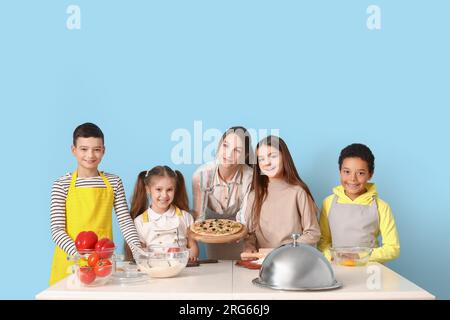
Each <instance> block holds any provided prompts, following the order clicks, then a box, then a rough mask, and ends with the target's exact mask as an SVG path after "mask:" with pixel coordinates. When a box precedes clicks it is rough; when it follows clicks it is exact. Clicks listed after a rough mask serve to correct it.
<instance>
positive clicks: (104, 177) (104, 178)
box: [69, 170, 112, 190]
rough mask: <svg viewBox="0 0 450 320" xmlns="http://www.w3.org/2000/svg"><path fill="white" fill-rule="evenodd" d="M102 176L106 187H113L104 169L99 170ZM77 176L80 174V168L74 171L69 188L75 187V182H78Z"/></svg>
mask: <svg viewBox="0 0 450 320" xmlns="http://www.w3.org/2000/svg"><path fill="white" fill-rule="evenodd" d="M99 175H100V178H102V180H103V183H104V184H105V186H106V189H112V187H111V184H110V183H109V181H108V179H107V178H106V176H105V174H104V173H103V171H100V172H99ZM77 176H78V170H75V171H74V172H73V173H72V178H71V179H70V186H69V190H70V189H75V184H76V182H77Z"/></svg>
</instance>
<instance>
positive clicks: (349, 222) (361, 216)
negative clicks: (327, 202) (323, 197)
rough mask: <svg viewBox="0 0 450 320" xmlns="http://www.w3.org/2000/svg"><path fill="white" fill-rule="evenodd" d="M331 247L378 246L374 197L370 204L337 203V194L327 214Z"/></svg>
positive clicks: (377, 226) (377, 221)
mask: <svg viewBox="0 0 450 320" xmlns="http://www.w3.org/2000/svg"><path fill="white" fill-rule="evenodd" d="M328 222H329V226H330V231H331V239H332V246H333V247H370V248H375V247H377V246H378V243H377V235H378V234H379V218H378V208H377V202H376V200H375V198H374V199H373V201H372V203H371V204H370V205H362V204H351V203H339V202H338V201H337V196H334V198H333V202H332V204H331V207H330V212H329V214H328Z"/></svg>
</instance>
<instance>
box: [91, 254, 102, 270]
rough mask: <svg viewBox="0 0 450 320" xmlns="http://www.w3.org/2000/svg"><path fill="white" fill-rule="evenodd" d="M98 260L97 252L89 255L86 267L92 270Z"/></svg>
mask: <svg viewBox="0 0 450 320" xmlns="http://www.w3.org/2000/svg"><path fill="white" fill-rule="evenodd" d="M98 260H100V256H99V254H98V253H97V252H93V253H91V254H90V255H89V258H88V266H89V267H92V268H94V267H95V266H96V265H97V262H98Z"/></svg>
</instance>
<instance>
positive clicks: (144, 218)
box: [142, 210, 148, 223]
mask: <svg viewBox="0 0 450 320" xmlns="http://www.w3.org/2000/svg"><path fill="white" fill-rule="evenodd" d="M142 222H143V223H147V222H148V210H145V211H144V213H143V214H142Z"/></svg>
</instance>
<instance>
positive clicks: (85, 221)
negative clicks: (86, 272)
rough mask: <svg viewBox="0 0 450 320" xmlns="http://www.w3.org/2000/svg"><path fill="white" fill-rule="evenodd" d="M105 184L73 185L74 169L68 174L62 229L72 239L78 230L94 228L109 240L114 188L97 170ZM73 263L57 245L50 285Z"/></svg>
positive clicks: (69, 268)
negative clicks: (69, 178)
mask: <svg viewBox="0 0 450 320" xmlns="http://www.w3.org/2000/svg"><path fill="white" fill-rule="evenodd" d="M100 177H101V178H102V179H103V182H104V183H105V185H106V188H89V187H82V188H76V187H75V183H76V180H77V171H75V172H74V173H73V174H72V179H71V181H70V187H69V190H68V192H67V199H66V232H67V234H68V235H69V237H71V238H72V239H75V238H76V237H77V235H78V234H79V233H80V232H82V231H94V232H95V233H96V234H97V236H98V238H99V239H101V238H104V237H107V238H109V239H111V240H112V209H113V204H114V190H113V188H112V187H111V184H110V183H109V181H108V179H106V177H105V175H104V174H103V173H102V172H100ZM72 265H73V263H71V262H69V261H68V260H67V253H66V252H64V251H63V250H62V249H61V248H60V247H59V246H57V247H56V248H55V253H54V255H53V262H52V271H51V275H50V285H53V284H55V283H56V282H58V281H60V280H62V279H64V278H65V277H67V276H68V275H69V274H71V273H72Z"/></svg>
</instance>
